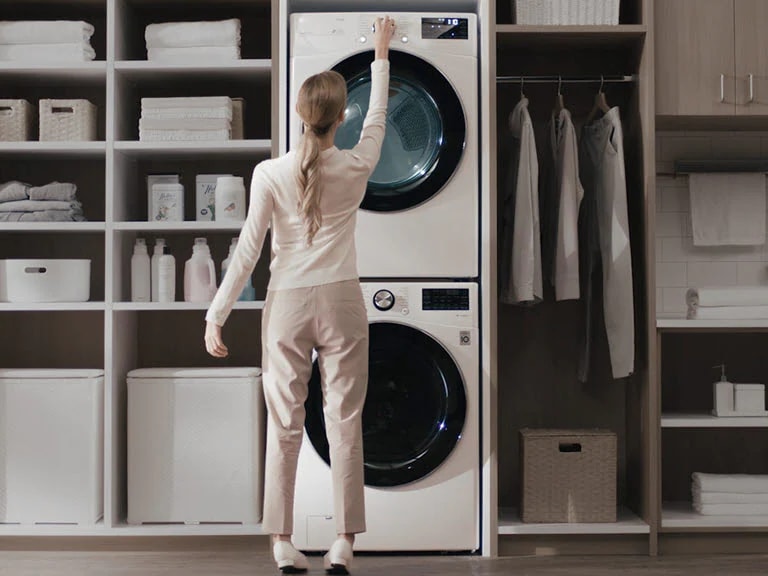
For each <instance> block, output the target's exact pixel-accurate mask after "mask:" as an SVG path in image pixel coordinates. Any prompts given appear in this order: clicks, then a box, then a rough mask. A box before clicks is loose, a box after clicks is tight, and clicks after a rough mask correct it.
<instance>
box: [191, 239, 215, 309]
mask: <svg viewBox="0 0 768 576" xmlns="http://www.w3.org/2000/svg"><path fill="white" fill-rule="evenodd" d="M215 295H216V267H215V266H214V264H213V258H211V250H210V248H209V247H208V242H207V241H206V239H205V238H195V244H194V246H193V247H192V258H190V259H189V260H187V262H186V264H185V265H184V300H185V301H186V302H211V301H212V300H213V297H214V296H215Z"/></svg>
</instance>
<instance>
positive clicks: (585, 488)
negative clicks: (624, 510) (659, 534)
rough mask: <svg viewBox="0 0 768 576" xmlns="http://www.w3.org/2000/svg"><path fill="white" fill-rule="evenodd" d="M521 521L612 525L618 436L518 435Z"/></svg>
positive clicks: (565, 432) (552, 432)
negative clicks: (520, 471)
mask: <svg viewBox="0 0 768 576" xmlns="http://www.w3.org/2000/svg"><path fill="white" fill-rule="evenodd" d="M520 444H521V447H520V448H521V449H520V456H521V461H522V462H521V464H522V466H521V469H522V486H521V489H522V504H521V509H522V520H523V522H615V521H616V434H614V433H613V432H611V431H608V430H533V429H523V430H521V431H520Z"/></svg>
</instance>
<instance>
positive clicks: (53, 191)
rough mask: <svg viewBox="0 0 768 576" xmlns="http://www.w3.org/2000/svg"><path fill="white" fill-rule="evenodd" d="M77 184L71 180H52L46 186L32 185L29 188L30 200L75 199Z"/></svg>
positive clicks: (64, 200) (66, 200)
mask: <svg viewBox="0 0 768 576" xmlns="http://www.w3.org/2000/svg"><path fill="white" fill-rule="evenodd" d="M76 194H77V186H75V185H74V184H71V183H69V182H56V181H54V182H51V183H49V184H46V185H45V186H32V187H30V189H29V199H30V200H58V201H63V202H68V201H71V200H74V199H75V196H76Z"/></svg>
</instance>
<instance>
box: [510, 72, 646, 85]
mask: <svg viewBox="0 0 768 576" xmlns="http://www.w3.org/2000/svg"><path fill="white" fill-rule="evenodd" d="M636 81H637V75H636V74H631V75H629V76H496V82H497V83H498V84H520V83H522V84H557V83H563V84H599V83H600V82H605V83H606V84H608V83H611V84H617V83H622V82H636Z"/></svg>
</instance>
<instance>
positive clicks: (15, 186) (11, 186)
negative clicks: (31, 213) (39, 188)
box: [0, 180, 29, 202]
mask: <svg viewBox="0 0 768 576" xmlns="http://www.w3.org/2000/svg"><path fill="white" fill-rule="evenodd" d="M28 187H29V184H24V183H23V182H18V181H16V180H13V181H11V182H6V183H5V184H0V202H15V201H16V200H26V199H27V188H28Z"/></svg>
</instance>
